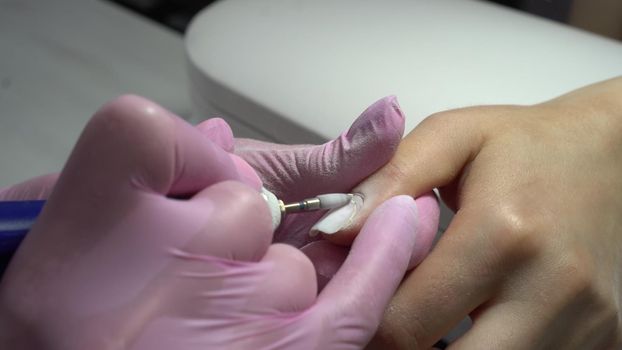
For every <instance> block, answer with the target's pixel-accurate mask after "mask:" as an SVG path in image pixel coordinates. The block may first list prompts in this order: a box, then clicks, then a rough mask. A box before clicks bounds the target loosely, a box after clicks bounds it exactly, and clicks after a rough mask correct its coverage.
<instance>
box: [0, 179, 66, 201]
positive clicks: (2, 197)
mask: <svg viewBox="0 0 622 350" xmlns="http://www.w3.org/2000/svg"><path fill="white" fill-rule="evenodd" d="M57 179H58V174H56V173H55V174H46V175H41V176H37V177H35V178H32V179H29V180H26V181H24V182H21V183H18V184H16V185H13V186H8V187H4V188H1V189H0V201H25V200H42V199H47V198H48V197H49V196H50V193H52V189H53V188H54V185H55V184H56V180H57Z"/></svg>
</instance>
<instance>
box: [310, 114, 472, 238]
mask: <svg viewBox="0 0 622 350" xmlns="http://www.w3.org/2000/svg"><path fill="white" fill-rule="evenodd" d="M477 117H478V116H477V113H475V114H474V113H468V109H464V110H455V111H449V112H443V113H439V114H435V115H432V116H430V117H428V118H427V119H425V120H424V121H423V122H421V124H419V125H418V126H417V127H416V128H415V129H414V130H413V131H412V132H411V133H410V134H408V135H407V136H406V137H405V138H404V139H403V140H402V142H401V143H400V145H399V147H398V149H397V152H396V154H395V156H394V157H393V158H392V159H391V161H390V162H389V163H387V164H386V165H385V166H384V167H382V168H381V169H380V170H378V171H377V172H376V173H374V174H373V175H371V176H370V177H368V178H367V179H365V180H364V181H363V182H361V183H360V184H359V185H358V186H357V187H356V188H354V189H353V191H352V192H353V193H358V194H360V198H362V200H361V201H360V202H359V203H358V204H359V205H358V206H353V210H352V211H353V212H352V214H351V215H350V216H349V217H347V220H343V221H342V222H341V223H340V224H335V223H334V222H333V221H334V220H333V221H331V219H330V218H329V217H328V215H330V214H331V213H329V214H327V216H325V218H324V219H327V221H329V223H330V224H331V225H328V227H326V226H327V225H325V223H326V221H325V220H321V221H319V222H318V223H317V224H316V225H315V227H314V228H313V230H316V231H318V232H321V233H324V235H325V237H326V238H327V239H329V240H330V241H332V242H334V243H339V244H348V243H350V242H352V240H353V239H354V236H355V235H356V234H357V233H358V232H359V231H360V229H361V227H362V226H363V223H364V222H365V220H366V219H367V217H368V216H369V215H370V214H371V212H372V211H373V210H374V208H376V207H377V206H378V205H380V203H382V202H384V201H385V200H386V199H387V198H390V197H392V196H396V195H401V194H406V195H410V196H413V197H415V198H416V197H419V196H421V195H422V194H424V193H426V192H430V191H431V190H432V189H433V188H435V187H442V186H445V185H447V184H449V183H451V182H452V181H453V180H454V179H455V178H456V177H458V176H459V175H460V173H461V171H462V169H463V167H464V165H465V164H466V163H467V162H469V161H470V160H471V159H473V158H474V157H475V155H476V153H477V151H478V150H479V148H480V145H481V144H482V142H483V136H482V130H480V129H478V128H477V127H476V126H478V125H479V123H477V122H476V121H474V120H473V119H474V118H477ZM342 216H343V215H342ZM425 220H426V217H424V216H422V221H425Z"/></svg>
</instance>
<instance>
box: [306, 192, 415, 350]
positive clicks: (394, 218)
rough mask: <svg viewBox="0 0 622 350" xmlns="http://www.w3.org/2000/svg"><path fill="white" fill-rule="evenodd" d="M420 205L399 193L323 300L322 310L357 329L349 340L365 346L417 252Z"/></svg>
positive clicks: (369, 226)
mask: <svg viewBox="0 0 622 350" xmlns="http://www.w3.org/2000/svg"><path fill="white" fill-rule="evenodd" d="M416 222H417V207H416V205H415V202H414V200H413V199H412V198H410V197H408V196H398V197H395V198H392V199H390V200H388V201H387V202H386V203H383V204H382V205H381V206H379V207H378V209H376V210H375V211H374V213H373V214H372V215H371V216H370V217H369V219H368V221H367V222H366V223H365V226H364V227H363V229H362V231H361V233H360V234H359V236H358V237H357V239H356V240H355V241H354V244H353V245H352V249H351V251H350V254H349V255H348V257H347V259H346V261H345V262H344V264H343V266H342V267H341V268H340V269H339V271H338V272H337V274H336V275H335V276H334V277H333V279H332V280H331V281H330V282H329V283H328V285H327V286H326V287H325V288H324V290H323V291H322V293H321V294H320V296H319V298H318V307H319V308H320V312H322V313H324V314H325V315H327V316H328V317H330V318H331V319H334V320H335V323H336V324H338V325H340V326H342V327H347V328H348V329H352V330H354V331H353V332H352V333H351V335H350V336H351V337H352V339H347V340H346V341H351V342H360V343H362V344H365V343H366V342H367V341H368V340H369V338H371V335H372V334H373V331H375V329H376V327H377V325H378V324H379V322H380V318H381V317H382V313H383V311H384V309H385V307H386V305H387V304H388V302H389V299H390V298H391V296H392V295H393V293H394V291H395V289H396V288H397V286H398V285H399V283H400V281H401V280H402V277H403V276H404V273H405V272H406V268H407V266H408V262H409V260H410V257H411V252H412V251H413V248H414V245H415V241H416V237H415V236H416V233H415V232H414V231H415V227H416Z"/></svg>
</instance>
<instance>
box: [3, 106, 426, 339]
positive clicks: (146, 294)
mask: <svg viewBox="0 0 622 350" xmlns="http://www.w3.org/2000/svg"><path fill="white" fill-rule="evenodd" d="M225 141H226V142H229V141H231V140H230V139H229V140H228V141H227V140H226V138H225ZM231 180H233V181H231ZM260 185H261V183H260V181H259V179H258V178H257V177H256V175H255V173H254V172H253V171H252V169H251V168H250V167H249V166H248V165H247V164H246V163H245V162H243V161H241V160H240V159H239V158H237V157H236V156H233V155H230V154H228V153H226V152H225V151H223V150H222V149H221V148H220V147H218V146H216V145H215V144H214V143H213V142H212V141H210V139H208V138H207V137H205V135H204V134H201V133H200V132H198V131H197V129H196V128H193V127H191V126H190V125H188V124H186V123H185V122H183V121H182V120H180V119H179V118H176V117H174V116H172V115H170V114H169V113H168V112H166V111H165V110H163V109H162V108H160V107H159V106H157V105H155V104H153V103H151V102H149V101H146V100H144V99H141V98H138V97H132V96H128V97H122V98H119V99H117V100H115V101H113V102H111V103H109V104H108V105H106V106H105V107H104V108H102V109H101V110H100V111H99V112H98V113H97V114H96V115H95V116H94V117H93V119H92V120H91V121H90V122H89V124H88V125H87V127H86V128H85V130H84V132H83V134H82V136H81V137H80V140H79V141H78V143H77V145H76V147H75V149H74V151H73V153H72V155H71V156H70V158H69V160H68V162H67V164H66V166H65V168H64V169H63V171H62V173H61V175H60V177H59V178H58V182H57V183H56V185H55V187H54V190H53V192H52V194H51V196H50V197H49V199H48V202H47V204H46V206H45V208H44V210H43V212H42V214H41V216H40V217H39V219H38V220H37V222H36V223H35V226H34V227H33V229H32V230H31V232H30V234H29V235H28V237H27V238H26V239H25V241H24V242H23V244H22V246H21V247H20V249H19V250H18V252H17V253H16V255H15V257H14V259H13V261H12V262H11V265H10V266H9V268H8V270H7V272H6V274H5V275H4V276H3V279H2V283H1V284H0V343H1V344H3V345H5V346H7V348H11V349H42V348H45V349H69V350H71V349H150V350H153V349H156V350H157V349H182V350H189V349H222V348H231V349H258V348H291V349H306V348H310V349H336V348H358V347H361V346H363V345H364V344H365V343H366V342H367V341H368V340H369V339H370V337H371V336H372V334H373V331H374V330H375V328H376V326H377V324H378V322H379V320H380V317H381V316H382V313H383V310H384V308H385V306H386V304H387V302H388V300H389V299H390V297H391V295H392V294H393V292H394V291H395V289H396V288H397V286H398V284H399V282H400V280H401V278H402V277H403V274H404V272H405V270H406V267H407V264H408V260H409V258H410V256H411V252H412V251H413V246H414V244H415V241H416V234H414V233H416V232H417V229H418V228H417V210H416V208H417V207H416V205H415V202H414V201H413V200H412V199H411V198H410V197H406V196H399V197H396V198H393V199H390V200H389V201H388V202H387V203H385V204H383V205H381V206H380V207H379V208H378V210H377V211H375V212H374V213H373V214H372V215H371V216H370V218H369V220H368V221H367V224H365V226H364V227H363V229H362V230H361V232H360V234H359V236H358V238H357V239H356V240H355V242H354V245H353V246H352V250H351V252H350V254H349V256H348V259H347V260H346V262H345V263H344V265H343V266H342V267H341V268H340V269H339V271H338V272H337V275H336V276H335V278H334V279H333V280H332V281H331V282H330V283H329V284H328V286H327V287H326V288H325V289H324V291H323V292H322V293H321V294H320V295H319V296H318V295H317V294H316V281H315V272H314V270H313V267H312V264H311V262H310V261H309V260H308V258H307V257H306V256H305V255H304V254H302V253H301V252H300V251H299V250H297V249H295V248H293V247H291V246H288V245H283V244H271V241H272V238H273V237H272V227H271V220H270V215H269V212H268V208H267V206H266V204H265V202H264V200H263V198H262V197H261V196H260V195H259V193H258V190H259V187H260ZM22 194H23V193H22ZM13 199H16V198H13ZM22 199H32V198H22Z"/></svg>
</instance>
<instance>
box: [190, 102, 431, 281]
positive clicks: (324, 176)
mask: <svg viewBox="0 0 622 350" xmlns="http://www.w3.org/2000/svg"><path fill="white" fill-rule="evenodd" d="M211 123H212V122H211V121H206V122H204V124H202V125H199V127H200V128H201V127H203V128H204V130H206V131H209V130H213V128H210V127H209V125H210V124H211ZM221 130H223V132H224V129H221ZM403 132H404V116H403V113H402V110H401V109H400V106H399V104H398V102H397V98H396V97H395V96H389V97H385V98H383V99H380V100H378V101H377V102H375V103H374V104H372V105H371V106H370V107H368V108H367V109H366V110H365V111H364V112H363V113H362V114H361V115H360V116H359V117H358V118H357V119H356V120H355V121H354V123H353V124H352V126H350V128H349V129H348V130H347V131H345V132H343V133H342V134H341V135H340V136H339V137H338V138H336V139H335V140H332V141H330V142H327V143H325V144H323V145H280V144H272V143H267V142H262V141H257V140H250V139H236V142H235V153H236V154H238V155H240V156H241V157H242V158H243V159H244V160H246V161H247V162H248V163H249V164H250V165H251V166H252V167H253V168H254V169H255V170H256V171H257V173H258V174H259V176H260V177H261V179H262V181H263V183H264V187H266V188H267V189H269V190H270V191H272V192H273V193H274V194H276V195H277V197H279V198H281V199H283V200H285V201H297V200H301V199H304V198H308V197H312V196H315V195H317V194H322V193H332V192H349V191H351V190H352V188H354V187H355V186H356V185H357V184H358V183H360V182H361V181H362V180H364V179H365V178H367V177H368V176H369V175H371V174H372V173H374V172H375V171H376V170H378V169H380V168H381V167H382V166H383V165H385V164H386V163H388V162H389V160H390V159H391V157H392V156H393V154H394V153H395V151H396V149H397V146H398V145H399V143H400V140H401V137H402V134H403ZM212 134H213V132H212ZM229 149H230V150H231V149H233V146H231V148H229ZM397 175H399V174H396V176H397ZM417 206H418V208H419V213H420V220H419V224H418V225H419V226H418V237H417V244H416V245H415V249H414V251H413V252H412V256H411V259H410V263H409V267H410V268H412V267H414V266H416V265H418V264H419V263H420V262H421V261H422V260H423V259H424V258H425V256H426V255H427V253H428V252H429V250H430V248H431V247H432V244H433V241H434V236H435V234H436V231H437V229H438V220H439V207H438V201H437V199H436V197H435V196H434V194H433V193H432V192H430V193H427V194H424V195H422V196H421V197H419V198H418V199H417ZM322 215H323V213H321V212H320V213H304V214H291V215H288V216H287V217H286V218H285V219H284V220H283V222H282V223H281V225H280V227H279V228H278V229H277V231H276V233H275V241H277V242H285V243H288V244H292V245H294V246H295V247H299V248H302V250H303V251H304V252H305V253H307V255H309V257H310V258H311V259H312V260H313V262H314V264H315V268H316V270H317V272H318V276H317V278H318V280H319V281H318V282H319V287H320V288H322V287H323V286H324V284H325V283H326V282H327V281H328V280H330V278H331V277H332V275H333V274H334V273H335V272H336V271H337V270H338V268H339V266H340V264H341V262H342V261H343V259H345V256H346V255H347V249H344V248H341V247H337V246H334V245H332V244H330V243H328V242H325V241H322V242H316V243H310V242H314V241H317V240H318V239H319V238H320V237H317V238H311V237H309V234H308V233H309V229H310V228H311V227H312V226H313V224H315V223H316V222H317V221H318V219H320V217H321V216H322Z"/></svg>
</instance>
